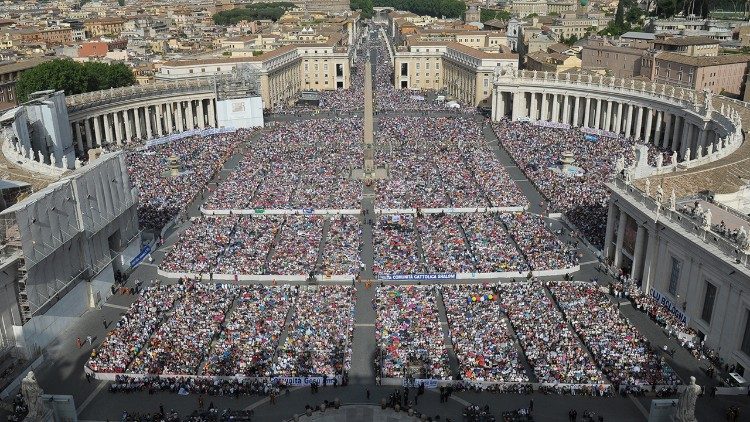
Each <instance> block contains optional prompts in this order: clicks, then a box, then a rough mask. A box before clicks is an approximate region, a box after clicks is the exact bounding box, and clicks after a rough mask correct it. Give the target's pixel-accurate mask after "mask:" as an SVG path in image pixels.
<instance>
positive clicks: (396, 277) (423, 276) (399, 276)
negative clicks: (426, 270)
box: [378, 273, 456, 280]
mask: <svg viewBox="0 0 750 422" xmlns="http://www.w3.org/2000/svg"><path fill="white" fill-rule="evenodd" d="M455 279H456V273H437V274H378V280H455Z"/></svg>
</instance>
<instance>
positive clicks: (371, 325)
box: [354, 324, 375, 327]
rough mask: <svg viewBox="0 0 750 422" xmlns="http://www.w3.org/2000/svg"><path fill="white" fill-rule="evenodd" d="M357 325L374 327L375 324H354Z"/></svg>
mask: <svg viewBox="0 0 750 422" xmlns="http://www.w3.org/2000/svg"><path fill="white" fill-rule="evenodd" d="M354 326H355V327H374V326H375V324H354Z"/></svg>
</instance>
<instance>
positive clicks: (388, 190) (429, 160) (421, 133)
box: [375, 116, 528, 208]
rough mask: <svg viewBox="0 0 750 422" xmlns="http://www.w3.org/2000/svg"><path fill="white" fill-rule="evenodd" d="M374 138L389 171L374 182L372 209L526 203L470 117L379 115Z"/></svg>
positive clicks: (489, 205)
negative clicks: (387, 176)
mask: <svg viewBox="0 0 750 422" xmlns="http://www.w3.org/2000/svg"><path fill="white" fill-rule="evenodd" d="M376 138H377V144H378V148H377V155H376V159H377V161H378V162H382V163H386V165H387V166H388V169H389V173H390V175H391V177H390V178H389V179H387V180H383V181H380V182H379V183H378V185H377V195H378V196H377V199H376V203H375V206H376V208H451V207H452V208H477V207H522V206H526V205H528V200H527V199H526V197H525V196H524V195H523V194H522V193H521V190H520V189H519V188H518V186H517V185H516V183H515V182H514V181H513V180H512V179H511V177H510V175H509V174H508V172H507V171H506V170H505V168H504V167H503V166H502V164H501V162H500V161H499V160H498V159H497V158H496V157H495V156H494V152H493V151H492V150H491V149H490V145H489V144H488V143H487V141H486V140H485V139H484V137H483V136H482V129H481V126H480V125H479V124H477V122H476V120H474V119H470V118H466V117H458V116H450V117H421V116H420V117H411V116H399V117H383V118H381V119H380V120H379V125H378V131H377V133H376Z"/></svg>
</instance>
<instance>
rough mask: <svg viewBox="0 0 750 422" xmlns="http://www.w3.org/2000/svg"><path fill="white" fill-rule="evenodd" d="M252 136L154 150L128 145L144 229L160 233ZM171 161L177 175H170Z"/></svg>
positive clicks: (188, 141) (191, 140) (194, 139)
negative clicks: (238, 147)
mask: <svg viewBox="0 0 750 422" xmlns="http://www.w3.org/2000/svg"><path fill="white" fill-rule="evenodd" d="M249 135H250V132H249V131H248V130H244V129H242V130H238V131H237V132H234V133H224V134H218V135H211V136H207V137H202V136H191V137H187V138H183V139H178V140H174V141H171V142H168V143H165V144H161V145H156V146H152V147H145V146H138V145H136V144H132V145H129V147H128V150H127V154H126V156H125V157H126V162H127V166H128V174H129V175H130V180H131V181H132V183H133V185H134V186H135V187H137V188H138V200H139V203H138V219H139V222H140V224H141V226H143V227H145V228H147V229H150V230H159V229H161V228H162V227H163V226H164V225H165V224H167V223H168V222H169V221H170V220H171V219H173V218H174V217H175V216H177V215H178V214H180V213H181V212H182V211H183V210H184V209H185V207H186V206H187V205H188V204H189V203H190V202H191V201H192V200H193V198H195V196H196V195H198V194H199V193H200V192H202V191H203V189H204V188H205V186H206V184H207V183H208V182H209V181H210V180H211V179H212V178H213V177H214V175H215V174H216V173H217V172H218V171H219V170H220V169H221V167H222V166H223V165H224V162H225V161H226V160H227V159H228V158H229V157H230V156H231V154H232V152H233V151H234V148H235V146H236V145H237V144H238V143H240V142H241V141H242V140H244V139H247V138H248V136H249ZM172 158H176V165H177V166H178V167H179V168H178V174H177V175H176V176H175V175H172V173H171V165H172V163H171V161H170V160H171V159H172Z"/></svg>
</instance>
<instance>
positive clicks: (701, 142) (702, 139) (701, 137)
mask: <svg viewBox="0 0 750 422" xmlns="http://www.w3.org/2000/svg"><path fill="white" fill-rule="evenodd" d="M704 126H706V127H705V128H703V129H699V130H700V133H699V134H698V148H700V150H701V155H706V149H705V148H706V135H708V127H707V126H708V125H706V124H705V123H704ZM697 154H698V151H697V150H696V155H695V156H696V157H697V156H698V155H697Z"/></svg>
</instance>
